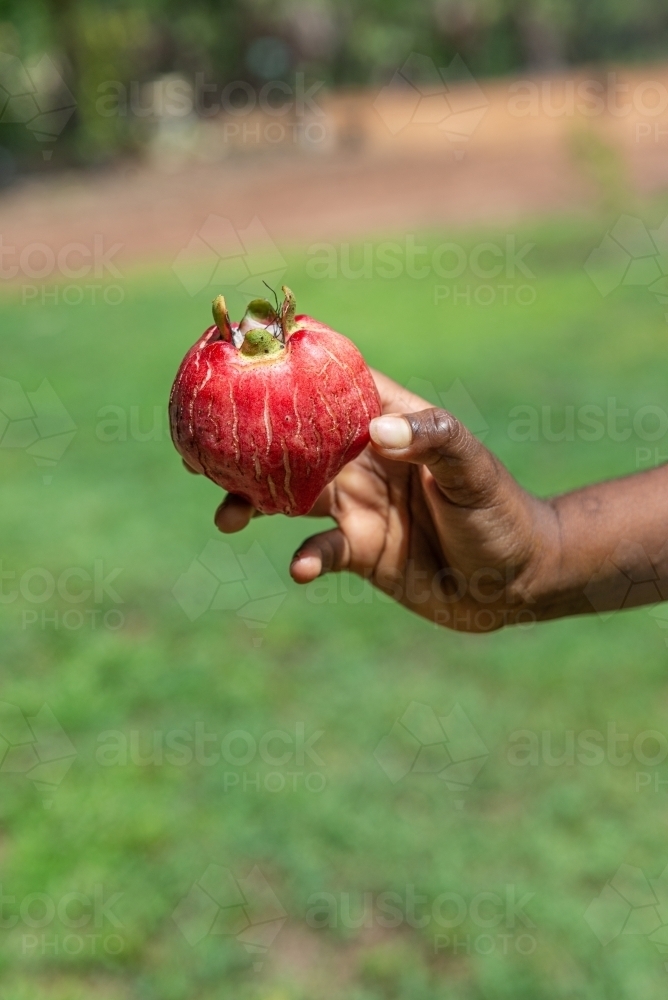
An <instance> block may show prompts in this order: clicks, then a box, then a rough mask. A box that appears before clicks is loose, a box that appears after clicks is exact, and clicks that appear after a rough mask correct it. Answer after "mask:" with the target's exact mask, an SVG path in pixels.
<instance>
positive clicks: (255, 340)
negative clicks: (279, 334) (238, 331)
mask: <svg viewBox="0 0 668 1000" xmlns="http://www.w3.org/2000/svg"><path fill="white" fill-rule="evenodd" d="M239 350H240V351H241V353H242V354H245V355H246V357H249V358H256V357H259V356H261V355H263V354H278V352H279V351H282V350H283V345H282V344H280V343H279V342H278V340H277V339H276V337H275V336H274V335H273V333H271V332H270V331H269V330H257V329H256V330H248V332H247V333H246V335H245V337H244V340H243V343H242V345H241V347H240V348H239Z"/></svg>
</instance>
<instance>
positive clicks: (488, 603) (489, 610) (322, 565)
mask: <svg viewBox="0 0 668 1000" xmlns="http://www.w3.org/2000/svg"><path fill="white" fill-rule="evenodd" d="M374 377H375V379H376V384H377V386H378V391H379V393H380V397H381V401H382V406H383V416H381V417H378V418H376V419H375V420H373V421H372V423H371V438H372V444H371V445H369V447H367V448H366V449H365V451H364V452H362V454H361V455H360V456H359V457H358V458H356V459H355V460H354V461H352V462H350V463H349V464H348V465H347V466H346V467H345V468H344V469H343V470H342V471H341V472H340V473H339V475H338V476H337V477H336V479H335V480H334V481H333V482H332V483H330V484H329V486H327V488H326V489H325V490H324V492H323V493H322V494H321V496H320V498H319V500H318V501H317V503H316V505H315V506H314V508H313V510H312V511H311V515H313V516H316V517H332V518H333V519H334V521H336V525H337V527H335V528H332V529H330V530H328V531H324V532H322V533H320V534H317V535H313V536H312V537H311V538H308V539H307V540H306V541H305V542H304V543H303V544H302V545H301V546H300V548H299V549H298V550H297V552H296V554H295V555H294V557H293V559H292V563H291V566H290V573H291V575H292V577H293V579H294V580H295V581H296V582H297V583H310V582H311V581H312V580H314V579H316V577H318V576H321V575H322V574H324V573H330V572H337V571H338V570H350V571H352V572H354V573H357V574H358V575H359V576H362V577H365V578H366V579H368V580H370V581H371V582H372V583H373V584H374V585H375V586H376V587H379V588H380V589H381V590H383V591H384V592H385V593H387V594H389V595H390V596H392V597H394V598H395V599H396V600H397V601H399V602H400V603H401V604H404V605H405V606H406V607H408V608H410V609H411V610H412V611H416V612H417V613H418V614H420V615H423V616H424V617H425V618H429V619H431V620H433V621H436V622H438V623H440V624H442V625H445V626H448V627H449V628H453V629H457V630H459V631H466V632H487V631H490V630H492V629H496V628H500V627H501V626H502V625H504V624H510V623H512V622H516V621H527V622H529V621H532V620H534V619H535V617H537V613H536V612H535V611H534V609H533V605H534V592H535V588H536V586H537V581H538V580H539V578H540V576H541V572H542V566H543V563H544V562H545V561H546V559H547V560H548V561H549V559H551V558H552V557H553V556H554V549H555V539H556V537H557V531H556V516H555V512H554V509H553V507H552V506H551V505H550V504H549V503H548V502H544V501H540V500H538V499H536V498H535V497H532V496H531V495H530V494H528V493H526V492H525V491H524V490H523V489H521V487H520V486H519V485H518V484H517V483H516V482H515V480H514V479H513V477H512V476H511V475H510V473H509V472H508V471H507V470H506V469H505V468H504V467H503V466H502V465H501V463H500V462H499V461H498V460H497V459H496V458H495V457H494V456H493V455H492V454H491V452H489V451H488V450H487V449H486V448H485V447H484V446H483V445H482V444H480V442H479V441H478V440H477V439H476V438H475V437H473V435H472V434H470V433H469V431H467V430H466V428H465V427H463V425H462V424H460V423H459V422H458V421H457V420H455V418H454V417H452V416H451V415H450V414H449V413H446V412H445V411H444V410H438V409H433V408H432V407H430V406H429V404H428V403H426V402H425V401H424V400H423V399H420V398H419V397H418V396H414V395H413V394H412V393H410V392H408V391H406V390H405V389H403V388H402V387H401V386H399V385H397V384H396V383H395V382H392V381H391V379H389V378H387V377H386V376H384V375H382V374H380V373H379V372H375V373H374ZM390 415H391V416H390ZM253 514H254V511H253V509H252V507H251V506H250V505H249V504H248V503H247V502H246V501H244V500H242V499H241V498H240V497H236V496H234V495H228V496H227V497H226V499H225V501H224V502H223V503H222V504H221V506H220V507H219V509H218V511H217V512H216V524H217V526H218V527H219V529H220V530H221V531H224V532H234V531H239V530H240V529H241V528H243V527H245V526H246V524H248V522H249V520H250V519H251V517H252V516H253ZM538 590H540V587H538Z"/></svg>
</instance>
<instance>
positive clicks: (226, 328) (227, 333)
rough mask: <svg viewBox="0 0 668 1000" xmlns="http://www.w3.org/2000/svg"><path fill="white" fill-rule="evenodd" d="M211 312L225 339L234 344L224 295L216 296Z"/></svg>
mask: <svg viewBox="0 0 668 1000" xmlns="http://www.w3.org/2000/svg"><path fill="white" fill-rule="evenodd" d="M211 312H212V313H213V318H214V320H215V323H216V326H217V327H218V329H219V330H220V332H221V334H222V336H223V339H224V340H229V341H230V342H232V324H231V323H230V314H229V313H228V311H227V305H226V304H225V297H224V296H223V295H216V297H215V299H214V300H213V302H212V303H211Z"/></svg>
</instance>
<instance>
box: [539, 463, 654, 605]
mask: <svg viewBox="0 0 668 1000" xmlns="http://www.w3.org/2000/svg"><path fill="white" fill-rule="evenodd" d="M547 504H548V517H547V524H548V528H547V532H548V542H547V544H546V545H545V546H544V552H543V556H542V559H541V568H540V571H539V572H538V573H537V575H536V579H535V586H534V587H532V591H533V593H532V597H533V599H534V601H535V610H536V614H537V616H538V617H539V618H540V619H543V620H545V619H550V618H561V617H564V616H566V615H577V614H592V613H594V612H598V613H603V612H606V611H618V610H620V609H621V608H632V607H639V606H641V605H643V604H653V603H656V602H657V601H660V600H664V599H665V600H668V466H662V467H660V468H657V469H652V470H650V471H648V472H642V473H638V474H636V475H633V476H629V477H627V478H624V479H617V480H612V481H610V482H605V483H599V484H597V485H594V486H588V487H585V488H584V489H581V490H576V491H574V492H573V493H566V494H564V495H563V496H558V497H554V498H553V499H551V500H550V501H547ZM550 511H551V513H549V512H550Z"/></svg>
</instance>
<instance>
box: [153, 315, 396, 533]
mask: <svg viewBox="0 0 668 1000" xmlns="http://www.w3.org/2000/svg"><path fill="white" fill-rule="evenodd" d="M292 326H293V329H292V331H291V332H289V333H288V335H287V336H286V337H285V345H284V346H283V345H281V346H280V350H277V352H276V353H272V354H269V355H266V356H265V355H259V356H253V357H249V356H246V355H245V354H244V353H242V351H240V350H239V348H238V347H237V346H235V343H234V340H235V339H238V331H239V325H238V324H230V325H229V327H228V329H229V334H230V335H231V336H230V339H229V340H228V339H225V337H224V336H223V335H222V334H221V330H220V329H219V326H212V327H209V329H207V330H206V331H205V333H204V334H203V335H202V337H200V339H199V340H198V341H197V342H196V343H195V344H194V345H193V347H192V348H191V349H190V350H189V351H188V353H187V354H186V356H185V358H184V359H183V362H182V364H181V367H180V368H179V371H178V374H177V376H176V380H175V382H174V385H173V387H172V393H171V397H170V403H169V417H170V427H171V433H172V440H173V441H174V444H175V446H176V448H177V450H178V452H179V453H180V454H181V456H182V458H183V459H184V460H185V461H186V463H187V464H188V465H189V466H190V467H191V468H192V469H195V470H196V471H197V472H199V473H201V474H203V475H205V476H207V477H208V478H209V479H211V480H213V482H214V483H217V484H218V485H219V486H222V487H223V489H225V490H228V491H229V492H230V493H236V494H237V495H239V496H241V497H244V499H246V500H248V501H249V502H250V503H251V504H252V505H253V507H255V508H256V509H257V510H259V511H262V513H264V514H279V513H280V514H287V515H288V516H289V517H296V516H298V515H300V514H307V513H308V512H309V511H310V510H311V508H312V507H313V504H314V503H315V502H316V500H317V499H318V497H319V496H320V494H321V492H322V491H323V489H324V488H325V486H326V485H327V484H328V483H329V482H331V480H332V479H334V477H335V476H336V475H337V474H338V473H339V472H340V471H341V469H342V468H343V466H344V465H345V464H346V463H347V462H350V461H351V460H352V459H353V458H355V457H356V456H357V455H359V453H360V452H361V451H362V450H363V449H364V448H365V447H366V445H367V444H368V441H369V422H370V421H371V420H372V419H373V417H377V416H378V415H379V414H380V400H379V398H378V392H377V390H376V386H375V383H374V381H373V378H372V375H371V372H370V371H369V369H368V367H367V365H366V362H365V361H364V358H363V357H362V355H361V354H360V352H359V351H358V350H357V348H356V347H355V345H354V344H353V343H352V341H350V340H348V338H347V337H344V336H342V335H341V334H340V333H336V332H335V331H334V330H332V329H330V328H329V327H328V326H325V324H324V323H320V322H318V321H317V320H315V319H313V318H312V317H310V316H304V315H300V316H295V317H294V322H293V324H292Z"/></svg>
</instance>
